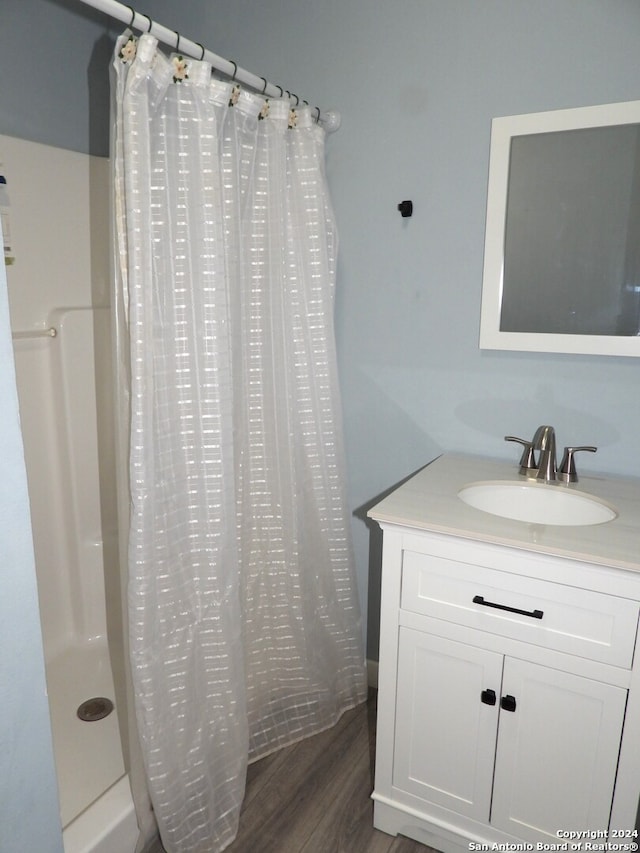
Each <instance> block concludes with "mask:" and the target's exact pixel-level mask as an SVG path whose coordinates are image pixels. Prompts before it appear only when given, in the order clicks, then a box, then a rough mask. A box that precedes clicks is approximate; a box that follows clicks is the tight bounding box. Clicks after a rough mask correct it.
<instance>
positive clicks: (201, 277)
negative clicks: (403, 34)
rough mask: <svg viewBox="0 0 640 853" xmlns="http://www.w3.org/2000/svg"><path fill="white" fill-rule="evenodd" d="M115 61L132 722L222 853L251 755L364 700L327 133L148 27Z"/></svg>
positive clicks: (178, 845) (197, 842) (174, 813)
mask: <svg viewBox="0 0 640 853" xmlns="http://www.w3.org/2000/svg"><path fill="white" fill-rule="evenodd" d="M113 69H114V72H115V73H114V75H113V79H114V86H113V91H114V104H115V109H114V132H113V140H112V156H113V161H114V214H115V232H116V233H115V236H116V240H115V246H116V253H115V257H116V262H117V263H116V267H117V269H116V276H115V278H116V293H115V298H114V301H115V305H116V308H117V311H116V313H117V315H118V317H119V326H120V328H119V329H118V335H117V339H118V363H119V365H120V368H121V369H120V371H119V373H120V376H119V381H120V382H121V383H123V382H125V383H127V382H128V387H127V388H125V389H124V392H125V393H123V394H121V399H122V400H124V401H126V402H128V409H129V411H128V412H127V413H126V414H127V419H128V424H129V429H128V431H127V435H128V444H129V447H128V463H129V464H128V476H129V494H130V526H129V533H128V536H129V540H128V541H129V545H128V564H129V582H128V610H129V644H130V659H131V672H132V679H133V686H134V696H135V712H136V718H137V728H138V733H139V739H140V744H141V747H142V755H143V758H144V767H145V771H146V782H147V786H148V790H149V794H150V797H151V801H152V803H153V808H154V812H155V816H156V819H157V822H158V825H159V828H160V833H161V837H162V840H163V843H164V845H165V847H166V849H167V851H169V853H196V851H197V853H205V851H207V853H208V851H217V850H222V849H224V848H225V847H226V846H227V845H228V844H229V843H230V842H231V841H232V840H233V838H234V836H235V833H236V831H237V823H238V815H239V809H240V806H241V803H242V798H243V793H244V781H245V772H246V764H247V761H251V760H254V759H257V758H259V757H261V756H263V755H266V754H267V753H269V752H271V751H273V750H275V749H277V748H279V747H281V746H285V745H287V744H290V743H293V742H295V741H296V740H299V739H301V738H303V737H306V736H308V735H310V734H313V733H315V732H318V731H321V730H322V729H325V728H327V727H329V726H331V725H332V724H333V723H335V721H336V720H337V719H338V718H339V716H340V715H341V714H342V713H343V712H344V711H345V710H347V709H348V708H350V707H353V706H354V705H355V704H357V703H359V702H361V701H362V700H363V699H364V698H365V696H366V682H365V673H364V655H363V649H362V638H361V623H360V616H359V609H358V601H357V593H356V588H355V579H354V571H353V558H352V551H351V542H350V528H349V518H348V514H347V511H346V500H345V488H344V473H343V458H342V456H343V451H342V444H341V424H340V409H339V400H338V381H337V375H336V363H335V352H334V341H333V295H334V287H335V266H336V248H337V246H336V243H337V240H336V232H335V225H334V221H333V216H332V210H331V205H330V201H329V198H328V194H327V187H326V182H325V177H324V151H323V145H324V131H323V130H322V129H321V127H319V126H318V125H317V124H316V123H314V121H313V120H312V117H311V114H310V112H309V110H308V109H307V108H304V109H300V110H292V109H291V108H290V104H289V102H288V101H266V100H265V99H263V98H261V97H259V96H257V95H253V94H250V93H248V92H245V91H240V89H239V87H237V86H234V85H233V84H231V83H229V82H222V81H219V80H215V79H212V77H211V68H210V66H208V65H207V64H206V63H203V62H197V61H195V60H194V61H192V60H190V59H189V60H185V59H183V58H182V57H179V56H175V55H174V56H171V57H167V56H165V55H164V54H163V53H161V52H160V51H159V50H158V46H157V42H156V39H154V38H153V37H152V36H149V35H143V36H142V37H141V38H140V39H139V40H136V39H134V38H133V36H132V35H131V34H130V33H128V32H127V33H125V34H124V35H123V36H122V37H121V38H120V40H119V41H118V44H117V46H116V50H115V54H114V62H113Z"/></svg>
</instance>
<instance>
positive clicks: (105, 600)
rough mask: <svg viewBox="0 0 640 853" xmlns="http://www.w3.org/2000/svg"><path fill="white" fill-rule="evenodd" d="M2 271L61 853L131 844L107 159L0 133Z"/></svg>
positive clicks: (126, 850)
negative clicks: (6, 219)
mask: <svg viewBox="0 0 640 853" xmlns="http://www.w3.org/2000/svg"><path fill="white" fill-rule="evenodd" d="M0 155H1V159H2V160H3V163H4V166H5V174H6V176H7V181H8V186H9V192H10V198H11V208H10V214H11V226H12V236H13V243H14V248H15V255H16V261H15V264H14V265H13V266H11V267H8V268H7V278H8V286H9V300H10V307H11V323H12V331H13V341H14V353H15V364H16V375H17V384H18V396H19V401H20V421H21V429H22V433H23V439H24V446H25V457H26V465H27V477H28V484H29V499H30V505H31V519H32V527H33V537H34V549H35V556H36V573H37V581H38V595H39V603H40V618H41V626H42V636H43V645H44V653H45V665H46V676H47V690H48V697H49V706H50V714H51V727H52V735H53V743H54V752H55V760H56V769H57V778H58V795H59V803H60V814H61V819H62V825H63V838H64V847H65V853H112V851H113V850H118V851H122V853H132V851H133V849H134V847H135V842H136V838H137V825H136V818H135V813H134V809H133V803H132V799H131V792H130V787H129V782H128V777H127V772H126V754H127V750H126V743H124V741H123V737H124V736H126V725H125V724H126V714H125V713H124V708H125V702H124V693H125V687H124V650H123V648H122V638H123V629H122V616H121V584H120V574H119V563H118V542H117V523H116V518H117V515H116V499H115V457H114V441H113V434H114V430H113V407H112V401H111V388H112V380H111V375H112V367H111V354H110V353H111V347H110V338H111V335H110V310H109V307H108V300H109V220H108V216H109V163H108V161H107V160H106V159H103V158H96V157H89V156H87V155H84V154H78V153H75V152H70V151H63V150H60V149H56V148H52V147H50V146H45V145H39V144H36V143H33V142H27V141H24V140H19V139H15V138H10V137H0Z"/></svg>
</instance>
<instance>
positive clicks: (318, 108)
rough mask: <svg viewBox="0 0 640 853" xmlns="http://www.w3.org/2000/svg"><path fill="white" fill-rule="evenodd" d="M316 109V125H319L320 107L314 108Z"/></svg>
mask: <svg viewBox="0 0 640 853" xmlns="http://www.w3.org/2000/svg"><path fill="white" fill-rule="evenodd" d="M316 109H317V110H318V115H317V116H316V124H319V123H320V107H316Z"/></svg>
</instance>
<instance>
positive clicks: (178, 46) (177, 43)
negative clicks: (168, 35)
mask: <svg viewBox="0 0 640 853" xmlns="http://www.w3.org/2000/svg"><path fill="white" fill-rule="evenodd" d="M174 33H175V34H176V36H177V40H176V50H177V52H178V53H180V33H179V32H178V31H177V30H174Z"/></svg>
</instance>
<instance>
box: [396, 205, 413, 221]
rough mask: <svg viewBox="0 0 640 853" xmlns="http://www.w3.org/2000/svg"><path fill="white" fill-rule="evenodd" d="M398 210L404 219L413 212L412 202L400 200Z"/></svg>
mask: <svg viewBox="0 0 640 853" xmlns="http://www.w3.org/2000/svg"><path fill="white" fill-rule="evenodd" d="M398 210H399V211H400V215H401V216H402V217H403V218H405V219H406V218H407V216H411V214H412V213H413V202H412V201H401V202H400V204H399V205H398Z"/></svg>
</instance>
